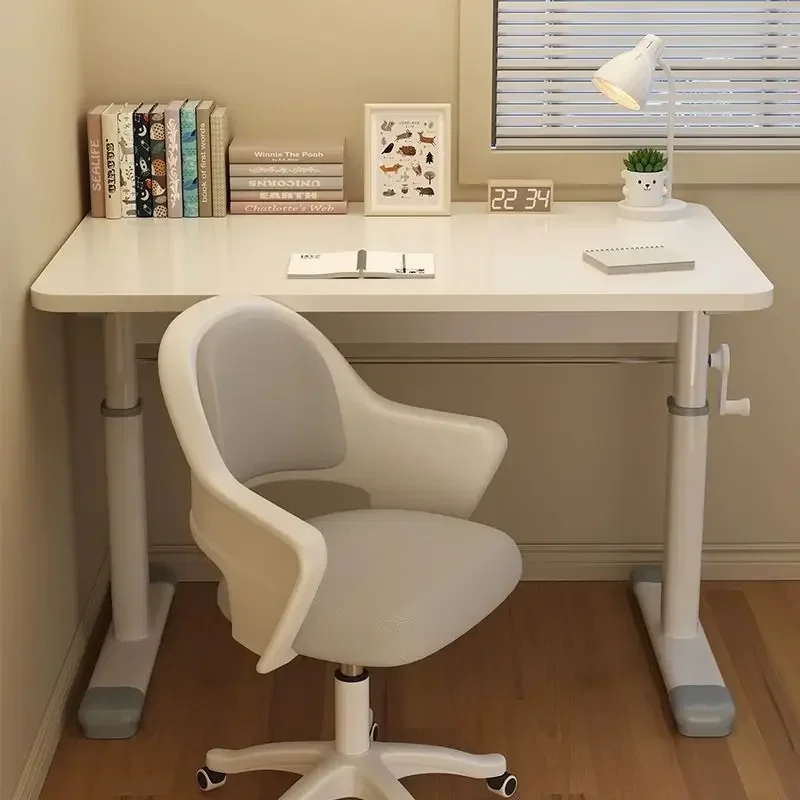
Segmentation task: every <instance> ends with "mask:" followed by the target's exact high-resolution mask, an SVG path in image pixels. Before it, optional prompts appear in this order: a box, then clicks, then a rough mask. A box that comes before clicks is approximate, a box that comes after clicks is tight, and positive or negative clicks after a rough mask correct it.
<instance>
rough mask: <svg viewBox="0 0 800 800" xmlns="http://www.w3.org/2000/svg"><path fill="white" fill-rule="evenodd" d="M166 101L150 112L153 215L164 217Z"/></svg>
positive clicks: (165, 190) (165, 202) (165, 208)
mask: <svg viewBox="0 0 800 800" xmlns="http://www.w3.org/2000/svg"><path fill="white" fill-rule="evenodd" d="M166 111H167V105H166V103H159V104H158V105H157V106H156V107H155V108H154V109H153V111H152V112H151V114H150V172H151V173H152V174H151V191H152V194H153V216H154V217H157V218H159V219H164V218H166V217H167V216H168V213H167V153H166V131H165V127H164V115H165V114H166Z"/></svg>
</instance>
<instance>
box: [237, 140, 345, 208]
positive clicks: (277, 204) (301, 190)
mask: <svg viewBox="0 0 800 800" xmlns="http://www.w3.org/2000/svg"><path fill="white" fill-rule="evenodd" d="M228 162H229V171H230V179H229V183H230V188H231V205H230V211H231V214H346V213H347V200H345V196H344V142H343V141H340V142H330V141H329V142H319V143H318V142H291V143H290V142H274V141H272V142H271V141H266V140H254V139H246V138H243V137H236V138H234V139H233V141H232V142H231V144H230V147H229V148H228Z"/></svg>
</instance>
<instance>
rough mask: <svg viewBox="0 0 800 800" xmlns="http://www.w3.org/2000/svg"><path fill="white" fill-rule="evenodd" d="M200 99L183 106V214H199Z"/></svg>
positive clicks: (187, 102) (188, 101)
mask: <svg viewBox="0 0 800 800" xmlns="http://www.w3.org/2000/svg"><path fill="white" fill-rule="evenodd" d="M198 105H200V101H199V100H187V101H186V102H185V103H184V104H183V106H182V107H181V169H182V182H183V216H184V217H196V216H198V215H199V208H198V202H197V201H198V198H197V106H198Z"/></svg>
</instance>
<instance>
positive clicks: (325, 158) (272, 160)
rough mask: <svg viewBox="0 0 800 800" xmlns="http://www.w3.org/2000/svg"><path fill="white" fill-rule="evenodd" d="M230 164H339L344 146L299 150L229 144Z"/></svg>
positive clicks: (342, 156)
mask: <svg viewBox="0 0 800 800" xmlns="http://www.w3.org/2000/svg"><path fill="white" fill-rule="evenodd" d="M228 157H229V158H230V161H231V164H252V163H257V164H282V163H291V164H341V163H342V162H343V161H344V145H340V146H338V147H315V148H307V149H300V150H288V149H283V148H280V149H276V148H271V147H264V148H254V147H253V146H252V145H247V144H237V143H236V142H235V141H234V142H232V143H231V146H230V149H229V151H228Z"/></svg>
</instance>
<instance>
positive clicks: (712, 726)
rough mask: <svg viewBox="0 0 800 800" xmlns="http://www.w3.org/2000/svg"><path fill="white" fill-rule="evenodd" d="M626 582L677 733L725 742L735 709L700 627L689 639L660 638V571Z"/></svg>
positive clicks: (638, 573)
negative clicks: (664, 690) (635, 603)
mask: <svg viewBox="0 0 800 800" xmlns="http://www.w3.org/2000/svg"><path fill="white" fill-rule="evenodd" d="M631 582H632V584H633V591H634V594H635V595H636V599H637V601H638V603H639V607H640V608H641V611H642V617H643V618H644V621H645V624H646V625H647V632H648V634H649V636H650V641H651V643H652V645H653V650H654V652H655V654H656V658H657V659H658V665H659V667H660V669H661V675H662V677H663V678H664V684H665V685H666V688H667V692H668V694H669V700H670V705H671V707H672V714H673V716H674V718H675V723H676V725H677V726H678V730H679V731H680V733H681V734H682V735H683V736H691V737H724V736H727V735H728V734H729V733H730V732H731V730H732V729H733V723H734V720H735V717H736V709H735V707H734V704H733V699H732V698H731V694H730V692H729V691H728V689H727V687H726V686H725V681H724V680H723V679H722V675H721V673H720V671H719V668H718V667H717V662H716V660H715V659H714V654H713V653H712V652H711V647H710V646H709V644H708V639H707V638H706V634H705V631H704V630H703V626H702V625H700V624H699V622H698V625H697V632H696V633H695V635H694V636H692V637H689V638H680V639H678V638H673V637H670V636H665V635H664V633H663V632H662V626H661V569H660V567H657V566H646V567H639V568H637V569H635V570H634V571H633V574H632V575H631Z"/></svg>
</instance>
